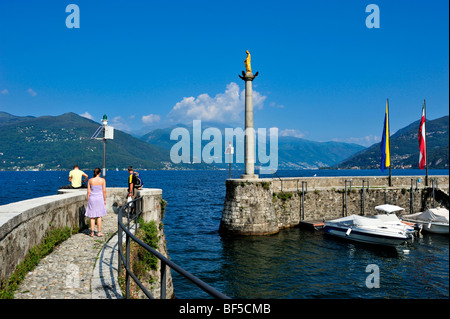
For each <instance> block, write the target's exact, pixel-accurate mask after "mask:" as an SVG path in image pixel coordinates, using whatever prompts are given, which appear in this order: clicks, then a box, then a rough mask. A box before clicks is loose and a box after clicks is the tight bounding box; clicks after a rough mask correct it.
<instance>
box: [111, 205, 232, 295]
mask: <svg viewBox="0 0 450 319" xmlns="http://www.w3.org/2000/svg"><path fill="white" fill-rule="evenodd" d="M141 205H142V197H138V198H136V199H134V200H133V201H131V202H128V203H127V204H125V205H123V206H122V207H120V209H119V213H118V229H119V231H118V236H119V237H118V239H119V244H118V249H119V267H118V273H119V275H120V272H121V269H122V263H123V265H124V267H125V271H126V280H125V282H126V299H129V297H130V277H131V278H132V279H133V280H134V282H135V283H136V284H137V285H138V286H139V288H141V290H142V291H143V292H144V294H145V295H146V296H147V297H148V298H150V299H154V297H153V296H152V294H151V293H150V292H149V291H148V290H147V289H146V288H145V287H144V286H143V284H142V282H141V281H140V280H139V279H138V278H137V277H136V276H135V275H134V274H133V273H132V271H131V269H130V239H132V240H133V241H135V242H136V243H137V244H139V245H140V246H141V247H143V248H144V249H146V250H147V251H149V252H150V253H152V254H153V255H154V256H155V257H156V258H158V259H159V260H160V261H161V295H160V298H161V299H165V298H166V285H167V277H166V271H167V267H166V266H169V267H170V268H171V269H172V270H174V271H176V272H177V273H179V274H180V275H181V276H183V277H184V278H186V279H188V280H189V281H191V282H192V283H194V284H195V285H197V286H198V287H199V288H200V289H202V290H203V291H205V292H206V293H208V294H209V295H210V296H212V297H214V298H218V299H230V297H228V296H226V295H224V294H222V293H221V292H219V291H217V290H216V289H214V288H213V287H211V286H209V285H208V284H206V283H205V282H203V281H202V280H200V279H199V278H197V277H195V276H194V275H192V274H191V273H189V272H187V271H186V270H184V269H183V268H181V267H180V266H178V265H177V264H175V263H174V262H173V261H171V260H169V259H168V258H167V257H165V256H164V255H162V254H161V253H159V252H158V251H157V250H155V249H153V248H152V247H150V246H148V245H147V244H146V243H144V242H143V241H142V240H140V239H139V238H137V237H136V236H135V235H134V234H133V233H131V231H130V223H131V222H132V221H133V220H134V221H135V223H134V225H135V226H136V229H137V222H136V221H137V218H138V217H139V216H140V214H141V213H142V211H141V208H142V207H141ZM133 206H134V208H135V210H134V211H135V216H134V217H132V218H130V213H131V211H132V207H133ZM124 212H126V216H127V220H128V222H127V225H124V224H123V222H122V218H123V213H124ZM123 232H124V233H125V236H126V237H125V242H126V244H125V247H126V252H125V256H124V254H123V247H122V238H123Z"/></svg>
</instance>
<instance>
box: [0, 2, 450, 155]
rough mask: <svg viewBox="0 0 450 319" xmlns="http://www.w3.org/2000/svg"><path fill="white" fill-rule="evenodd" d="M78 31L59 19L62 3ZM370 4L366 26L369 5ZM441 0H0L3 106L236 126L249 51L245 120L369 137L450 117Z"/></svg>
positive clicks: (320, 137) (314, 134) (139, 129)
mask: <svg viewBox="0 0 450 319" xmlns="http://www.w3.org/2000/svg"><path fill="white" fill-rule="evenodd" d="M71 3H74V4H77V5H78V7H79V9H80V28H79V29H69V28H67V27H66V23H65V20H66V17H67V16H68V15H69V13H66V12H65V9H66V6H67V5H69V4H71ZM371 3H374V4H376V5H378V7H379V10H380V28H371V29H369V28H367V26H366V23H365V22H366V17H367V16H368V15H369V14H370V13H366V10H365V9H366V6H367V5H369V4H371ZM448 12H449V4H448V1H447V0H445V1H441V0H435V1H400V0H390V1H378V0H370V1H362V0H344V1H324V0H317V1H283V0H278V1H261V0H259V1H252V0H248V1H211V0H209V1H196V0H190V1H143V0H142V1H137V0H128V1H95V0H90V1H85V0H71V1H60V0H58V1H55V0H41V1H31V0H30V1H23V0H14V1H13V0H1V1H0V111H3V112H8V113H11V114H14V115H20V116H25V115H33V116H40V115H60V114H63V113H66V112H74V113H77V114H83V115H85V116H88V117H92V118H93V119H94V120H96V121H99V122H100V119H101V117H102V116H103V114H105V113H106V114H107V115H108V118H109V119H110V124H111V125H113V126H115V127H116V128H118V129H123V130H125V131H129V132H130V131H132V132H134V133H146V132H148V131H150V130H151V129H154V128H156V127H167V126H169V125H174V124H177V123H181V122H183V123H189V122H190V123H192V120H194V119H201V120H203V121H212V122H221V123H222V124H224V125H227V126H229V127H236V126H237V125H241V126H242V125H243V123H244V113H243V111H244V106H243V99H242V91H243V89H244V82H243V81H242V80H241V79H240V78H239V77H238V74H240V73H241V71H242V70H244V63H243V61H244V59H245V57H246V54H245V50H249V51H250V53H251V55H252V69H253V71H254V72H255V71H259V76H258V77H257V78H256V80H255V81H254V82H253V85H254V86H253V89H254V94H255V96H254V98H255V101H254V105H255V113H254V121H255V128H270V127H278V128H279V132H280V134H282V135H294V136H299V137H303V138H306V139H310V140H315V141H331V140H336V141H343V142H355V143H358V144H361V145H365V146H369V145H371V144H373V143H375V142H378V141H380V139H381V133H382V130H383V127H382V126H383V120H384V110H385V103H386V98H389V101H390V115H391V133H394V132H395V131H396V130H398V129H400V128H402V127H404V126H406V125H408V124H410V123H411V122H413V121H416V120H418V119H420V115H421V107H422V104H423V100H424V99H426V101H427V117H428V119H435V118H438V117H441V116H444V115H448V106H449V91H448V87H449V40H448V39H449V18H448Z"/></svg>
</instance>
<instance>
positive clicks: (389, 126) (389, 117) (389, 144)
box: [387, 99, 392, 186]
mask: <svg viewBox="0 0 450 319" xmlns="http://www.w3.org/2000/svg"><path fill="white" fill-rule="evenodd" d="M387 110H388V123H387V126H388V131H387V134H388V136H389V139H388V140H389V143H388V149H389V186H392V176H391V133H390V132H391V116H390V114H389V99H387Z"/></svg>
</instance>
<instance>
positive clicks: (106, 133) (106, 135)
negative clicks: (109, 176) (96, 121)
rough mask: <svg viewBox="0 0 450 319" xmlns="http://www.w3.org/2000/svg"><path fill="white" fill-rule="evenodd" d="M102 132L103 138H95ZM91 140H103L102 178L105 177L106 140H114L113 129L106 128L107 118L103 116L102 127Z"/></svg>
mask: <svg viewBox="0 0 450 319" xmlns="http://www.w3.org/2000/svg"><path fill="white" fill-rule="evenodd" d="M101 131H103V137H97V135H98V134H99V133H100V132H101ZM91 139H96V140H103V177H106V140H112V139H114V127H112V126H108V117H107V116H106V114H105V115H103V118H102V126H100V127H99V128H98V129H97V131H95V133H94V135H92V137H91Z"/></svg>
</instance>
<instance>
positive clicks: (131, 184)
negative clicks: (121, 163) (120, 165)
mask: <svg viewBox="0 0 450 319" xmlns="http://www.w3.org/2000/svg"><path fill="white" fill-rule="evenodd" d="M128 173H129V174H130V175H129V176H128V197H131V199H135V198H136V196H137V190H139V189H141V185H140V183H139V181H138V178H137V176H136V174H134V170H133V166H128Z"/></svg>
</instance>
